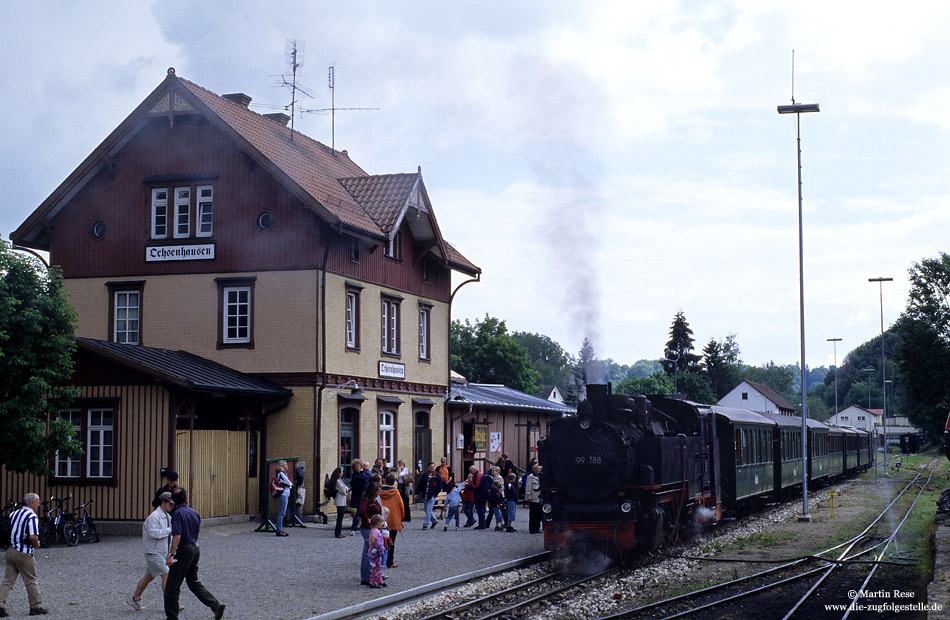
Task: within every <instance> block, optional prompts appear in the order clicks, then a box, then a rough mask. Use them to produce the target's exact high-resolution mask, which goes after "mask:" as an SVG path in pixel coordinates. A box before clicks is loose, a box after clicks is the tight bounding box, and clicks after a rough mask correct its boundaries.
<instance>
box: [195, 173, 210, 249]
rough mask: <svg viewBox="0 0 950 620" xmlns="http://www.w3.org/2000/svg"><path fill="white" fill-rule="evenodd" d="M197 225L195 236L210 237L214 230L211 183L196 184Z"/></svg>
mask: <svg viewBox="0 0 950 620" xmlns="http://www.w3.org/2000/svg"><path fill="white" fill-rule="evenodd" d="M196 213H197V216H196V219H197V227H198V229H197V230H196V231H195V236H196V237H210V236H211V233H212V232H213V231H214V187H212V186H211V185H199V186H198V208H197V210H196Z"/></svg>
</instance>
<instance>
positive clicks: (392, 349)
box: [380, 297, 399, 355]
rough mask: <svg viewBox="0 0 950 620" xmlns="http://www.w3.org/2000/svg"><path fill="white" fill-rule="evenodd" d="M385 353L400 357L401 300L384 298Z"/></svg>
mask: <svg viewBox="0 0 950 620" xmlns="http://www.w3.org/2000/svg"><path fill="white" fill-rule="evenodd" d="M380 325H381V328H382V329H381V331H382V345H383V353H387V354H389V355H399V300H398V299H395V298H392V297H383V309H382V316H381V321H380Z"/></svg>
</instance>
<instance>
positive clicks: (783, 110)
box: [778, 97, 819, 521]
mask: <svg viewBox="0 0 950 620" xmlns="http://www.w3.org/2000/svg"><path fill="white" fill-rule="evenodd" d="M818 111H819V110H818V104H817V103H795V97H792V105H780V106H778V113H779V114H794V115H795V138H796V141H797V146H798V300H799V317H800V320H801V335H802V338H801V340H802V342H801V345H802V366H801V371H802V463H807V462H808V422H807V420H808V410H807V409H806V401H805V260H804V251H803V243H802V133H801V124H802V122H801V121H802V114H805V113H808V112H818ZM806 470H807V468H806V467H803V468H802V514H801V516H800V517H799V518H798V520H799V521H811V515H810V514H808V473H807V471H806Z"/></svg>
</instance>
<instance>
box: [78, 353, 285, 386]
mask: <svg viewBox="0 0 950 620" xmlns="http://www.w3.org/2000/svg"><path fill="white" fill-rule="evenodd" d="M76 344H77V346H78V348H79V350H80V351H86V352H88V353H92V354H93V355H99V356H102V357H104V358H106V359H109V360H112V361H114V362H116V363H118V364H121V365H123V366H127V367H129V368H132V369H134V370H137V371H139V372H142V373H144V374H146V375H149V376H152V377H155V378H156V379H159V380H161V381H164V382H166V383H170V384H172V385H175V386H178V387H181V388H184V389H186V390H192V391H199V392H226V393H232V394H247V395H251V396H276V397H283V398H290V395H291V394H292V392H291V391H290V390H288V389H286V388H283V387H281V386H279V385H277V384H276V383H271V382H270V381H267V380H265V379H260V378H258V377H255V376H253V375H247V374H244V373H242V372H238V371H237V370H234V369H233V368H229V367H227V366H224V365H222V364H218V363H217V362H212V361H211V360H209V359H205V358H203V357H199V356H197V355H194V354H192V353H188V352H187V351H170V350H168V349H155V348H152V347H143V346H140V345H131V344H119V343H116V342H107V341H105V340H93V339H91V338H77V339H76Z"/></svg>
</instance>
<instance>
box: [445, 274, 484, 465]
mask: <svg viewBox="0 0 950 620" xmlns="http://www.w3.org/2000/svg"><path fill="white" fill-rule="evenodd" d="M481 277H482V274H481V272H479V273H478V274H476V276H475V277H474V278H469V279H468V280H466V281H465V282H462V283H461V284H459V285H458V286H456V287H455V290H454V291H452V294H451V295H449V309H448V313H447V314H448V330H447V331H446V335H448V337H449V342H448V346H447V347H446V356H445V400H443V401H442V415H443V416H445V417H448V416H447V415H446V414H447V413H448V406H447V405H446V403H448V402H449V399H450V398H451V397H452V302H453V301H454V300H455V294H456V293H458V292H459V289H460V288H462V287H463V286H465V285H466V284H470V283H472V282H481ZM468 411H469V413H471V411H472V406H471V405H469V409H468ZM456 419H458V418H456ZM443 433H452V436H451V437H447V438H445V439H446V440H447V444H446V445H448V446H449V447H450V449H449V456H450V457H451V458H450V459H449V463H450V464H451V467H452V471H454V472H455V475H456V476H457V475H458V467H457V465H458V464H457V463H456V462H455V448H453V447H452V445H453V444H452V440H453V439H455V420H452V421H451V424H450V425H449V428H446V429H445V430H444V431H443ZM463 449H464V448H463Z"/></svg>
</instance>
